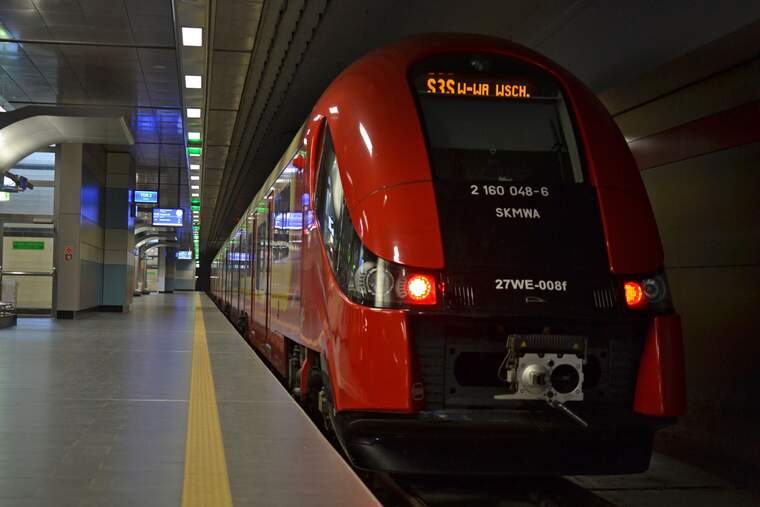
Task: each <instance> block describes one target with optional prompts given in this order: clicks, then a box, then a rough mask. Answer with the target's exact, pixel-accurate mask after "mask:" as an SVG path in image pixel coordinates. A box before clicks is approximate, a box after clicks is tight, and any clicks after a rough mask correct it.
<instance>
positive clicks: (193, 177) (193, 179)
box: [190, 174, 201, 181]
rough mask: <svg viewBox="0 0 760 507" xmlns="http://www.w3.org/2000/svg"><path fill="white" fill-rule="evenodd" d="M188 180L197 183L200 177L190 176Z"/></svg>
mask: <svg viewBox="0 0 760 507" xmlns="http://www.w3.org/2000/svg"><path fill="white" fill-rule="evenodd" d="M190 179H191V180H192V181H198V180H200V179H201V177H200V176H197V175H195V174H193V175H192V176H190Z"/></svg>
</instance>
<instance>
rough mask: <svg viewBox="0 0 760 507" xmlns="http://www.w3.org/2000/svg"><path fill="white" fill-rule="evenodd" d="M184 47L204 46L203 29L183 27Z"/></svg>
mask: <svg viewBox="0 0 760 507" xmlns="http://www.w3.org/2000/svg"><path fill="white" fill-rule="evenodd" d="M182 45H183V46H196V47H200V46H203V28H193V27H189V26H183V27H182Z"/></svg>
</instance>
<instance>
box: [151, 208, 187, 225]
mask: <svg viewBox="0 0 760 507" xmlns="http://www.w3.org/2000/svg"><path fill="white" fill-rule="evenodd" d="M153 225H154V226H156V227H182V210H181V209H179V208H153Z"/></svg>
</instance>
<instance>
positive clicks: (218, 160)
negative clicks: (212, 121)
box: [204, 145, 229, 168]
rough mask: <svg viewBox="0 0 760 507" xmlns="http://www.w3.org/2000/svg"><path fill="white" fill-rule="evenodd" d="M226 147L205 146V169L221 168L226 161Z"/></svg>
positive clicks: (227, 149) (227, 148)
mask: <svg viewBox="0 0 760 507" xmlns="http://www.w3.org/2000/svg"><path fill="white" fill-rule="evenodd" d="M228 151H229V147H227V146H208V145H206V152H205V153H204V155H205V157H204V158H205V164H206V167H207V168H223V167H224V163H225V161H226V160H227V152H228Z"/></svg>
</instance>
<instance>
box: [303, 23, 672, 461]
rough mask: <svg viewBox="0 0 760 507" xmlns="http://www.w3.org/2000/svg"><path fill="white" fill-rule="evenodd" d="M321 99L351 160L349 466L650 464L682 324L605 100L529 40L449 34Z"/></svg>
mask: <svg viewBox="0 0 760 507" xmlns="http://www.w3.org/2000/svg"><path fill="white" fill-rule="evenodd" d="M321 104H322V108H323V109H324V110H325V116H326V117H327V123H326V125H328V126H327V127H326V131H328V130H329V134H326V137H327V138H329V139H328V140H327V142H329V143H330V146H329V149H330V150H332V151H333V152H334V153H335V155H334V160H333V161H332V162H330V163H328V164H324V163H323V164H322V166H320V171H322V172H321V173H320V174H321V175H322V177H323V178H327V176H324V175H325V174H327V173H326V172H324V169H325V167H327V166H329V167H333V168H334V170H335V174H334V175H332V177H331V180H330V181H324V180H323V181H322V186H321V187H320V182H319V177H320V176H319V175H318V176H317V182H316V186H317V190H316V197H315V199H316V200H315V206H316V207H317V208H319V206H320V202H321V203H329V202H332V203H333V204H334V203H335V202H337V197H336V192H335V191H334V187H331V188H333V191H332V192H330V191H328V192H327V193H329V194H330V196H326V195H325V190H322V193H321V194H320V188H326V187H327V186H328V185H329V184H331V185H333V186H334V185H335V184H336V182H337V183H339V184H340V185H341V189H340V199H342V200H343V208H344V209H345V210H346V213H345V215H344V218H343V219H342V222H341V233H340V235H339V236H340V237H336V238H334V241H333V243H334V244H335V249H336V251H334V252H332V253H330V252H328V256H330V255H332V256H333V257H335V258H336V259H338V260H337V261H334V262H333V266H332V270H333V273H334V276H335V278H336V280H337V283H338V285H339V287H340V292H341V293H342V294H341V295H340V296H334V297H336V298H340V299H341V301H342V303H341V304H342V305H343V306H342V308H343V310H341V311H338V312H334V313H333V314H331V315H330V318H331V319H333V321H335V320H336V319H337V320H340V321H342V322H343V323H342V324H340V325H337V326H334V327H333V330H334V336H333V338H332V339H331V340H326V341H325V343H324V346H323V349H324V351H325V355H324V357H325V362H326V363H327V367H326V370H327V372H328V376H329V377H330V384H331V391H332V393H331V396H330V400H331V404H332V406H331V411H332V416H331V420H332V425H333V426H334V427H335V429H336V433H337V434H338V436H339V439H340V441H341V443H342V444H343V446H344V447H345V449H346V451H347V453H348V455H349V456H350V458H351V460H352V462H353V463H354V464H355V465H357V466H359V467H362V468H369V469H380V470H388V471H393V472H425V473H463V472H469V473H517V474H568V473H572V474H579V473H625V472H635V471H641V470H644V469H646V468H647V467H648V464H649V459H650V455H651V447H652V438H653V435H654V432H655V431H656V430H657V429H658V428H661V427H662V426H664V425H666V424H668V423H671V422H672V421H673V418H674V417H676V416H678V415H680V414H681V413H682V412H683V411H684V408H685V402H684V398H685V396H684V388H683V366H682V350H681V347H682V345H681V330H680V321H679V319H678V316H677V314H675V313H674V310H673V306H672V300H671V298H670V292H669V289H668V285H667V280H666V277H665V274H664V272H663V259H662V257H663V256H662V251H661V247H660V242H659V237H658V233H657V229H656V224H655V222H654V219H653V216H652V212H651V209H650V206H649V203H648V200H647V197H646V193H645V190H644V188H643V185H642V183H641V179H640V177H639V174H638V171H637V169H636V166H635V163H634V161H633V159H632V157H631V154H630V152H629V150H628V148H627V146H626V144H625V142H624V140H623V139H622V136H621V135H620V133H619V131H618V130H617V128H616V127H615V125H614V123H613V121H612V120H611V118H610V117H609V115H608V113H607V112H606V111H605V110H604V108H603V106H601V104H599V102H598V100H597V99H596V98H595V97H594V96H593V95H592V94H591V93H590V92H589V91H588V90H587V89H586V88H585V87H584V86H583V85H582V84H580V83H579V82H578V81H577V80H575V79H573V78H572V77H571V76H569V75H568V74H567V73H566V72H565V71H563V70H562V69H560V68H558V67H557V66H556V65H554V64H552V63H551V62H548V61H546V60H545V59H543V58H542V57H540V56H538V55H536V54H534V53H532V52H530V51H528V50H526V49H524V48H520V47H518V46H516V45H512V44H510V43H507V42H504V41H499V40H494V39H482V38H472V37H470V38H468V37H453V38H443V39H435V38H430V39H417V40H414V41H409V42H406V43H402V44H399V45H396V46H393V47H391V48H387V49H385V50H381V51H379V52H377V53H374V54H372V55H370V56H368V57H365V59H363V60H361V61H360V62H358V63H357V64H355V65H354V66H352V67H351V68H350V69H349V70H348V71H347V72H346V73H344V75H342V76H341V77H339V78H338V80H337V81H336V83H335V84H334V85H333V86H332V87H331V90H328V92H327V93H326V95H325V97H323V99H322V101H321ZM383 104H384V106H383ZM330 108H333V109H332V111H333V113H332V115H331V109H330ZM323 162H324V160H323ZM324 207H325V206H323V208H324ZM317 213H318V214H319V213H320V210H319V209H317ZM333 213H334V214H335V211H333ZM322 214H323V215H324V209H323V212H322ZM331 221H332V222H334V219H330V218H329V217H324V218H321V219H320V221H319V222H320V227H321V228H322V232H323V237H324V238H325V241H326V243H330V238H328V237H327V236H325V229H326V227H329V225H328V223H327V222H331ZM328 306H329V305H328ZM341 333H342V336H338V335H339V334H341ZM370 364H374V365H375V366H369V365H370ZM378 365H385V366H384V367H383V368H382V371H380V369H379V366H378ZM372 393H375V395H373V394H372Z"/></svg>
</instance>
